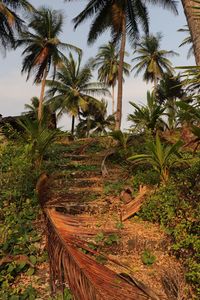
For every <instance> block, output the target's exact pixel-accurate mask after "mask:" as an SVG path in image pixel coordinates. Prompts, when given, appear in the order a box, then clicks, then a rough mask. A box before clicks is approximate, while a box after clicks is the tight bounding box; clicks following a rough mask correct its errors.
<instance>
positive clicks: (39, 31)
mask: <svg viewBox="0 0 200 300" xmlns="http://www.w3.org/2000/svg"><path fill="white" fill-rule="evenodd" d="M28 27H29V29H31V31H25V32H23V33H22V34H21V38H20V39H19V40H18V42H17V46H24V47H25V49H24V51H23V52H22V55H23V56H24V59H23V62H22V65H23V67H22V73H25V72H26V73H27V74H28V75H27V80H28V79H29V77H30V75H31V73H33V74H34V83H40V82H41V83H42V84H41V93H40V98H39V107H38V120H41V118H42V106H43V98H44V91H45V83H46V78H47V75H48V73H49V71H50V68H51V66H52V65H53V73H54V75H55V72H56V67H57V65H58V64H59V63H60V62H61V60H62V57H63V53H62V52H61V50H62V49H63V48H70V49H75V50H78V49H77V48H76V47H75V46H72V45H70V44H66V43H63V42H61V41H60V40H59V38H58V36H59V34H60V33H61V32H62V27H63V15H62V13H61V12H59V11H56V10H51V9H48V8H45V7H41V8H40V9H39V10H38V11H37V12H35V13H34V14H33V15H32V17H31V20H30V23H29V24H28Z"/></svg>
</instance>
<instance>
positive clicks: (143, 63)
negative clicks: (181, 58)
mask: <svg viewBox="0 0 200 300" xmlns="http://www.w3.org/2000/svg"><path fill="white" fill-rule="evenodd" d="M161 39H162V36H161V34H160V33H157V35H156V36H154V35H149V36H145V37H143V38H142V39H141V41H140V42H139V43H137V44H136V50H135V52H134V54H135V53H136V54H137V55H138V56H137V57H135V58H133V59H132V61H133V62H137V64H136V65H135V66H134V67H133V69H132V70H136V74H135V75H136V76H137V75H138V74H139V73H141V72H144V75H143V79H144V80H145V81H147V82H149V81H150V82H154V86H155V87H156V85H157V83H158V79H161V78H162V77H163V75H164V73H165V72H167V73H169V74H171V75H172V74H173V73H174V69H173V67H172V63H171V61H170V60H169V59H168V58H167V57H168V56H174V55H178V54H177V53H176V52H174V51H171V50H170V51H167V50H161V46H160V42H161Z"/></svg>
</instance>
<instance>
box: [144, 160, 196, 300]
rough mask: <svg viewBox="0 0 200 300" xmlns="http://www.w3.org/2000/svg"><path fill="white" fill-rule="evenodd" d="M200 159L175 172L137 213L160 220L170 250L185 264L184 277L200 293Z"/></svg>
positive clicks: (149, 218)
mask: <svg viewBox="0 0 200 300" xmlns="http://www.w3.org/2000/svg"><path fill="white" fill-rule="evenodd" d="M199 179H200V161H197V162H196V163H194V164H193V165H192V166H191V168H189V169H186V170H183V171H182V172H179V173H178V172H177V174H176V177H174V181H173V182H172V181H171V182H168V185H167V186H162V187H160V188H159V189H157V190H156V191H155V193H154V194H152V195H151V196H150V197H149V199H148V200H147V201H146V202H145V203H144V205H143V207H142V210H141V212H140V216H141V217H142V218H143V219H145V220H149V221H153V222H158V223H160V224H161V225H162V226H163V228H165V230H166V232H168V233H169V234H170V236H171V237H172V240H173V245H172V249H173V251H174V253H175V254H176V255H177V257H180V258H181V259H183V261H184V264H185V266H186V278H187V281H188V282H190V283H191V284H192V285H193V287H194V289H195V290H196V293H197V295H198V296H200V288H199V282H200V263H199V259H200V240H199V232H200V219H199V215H200V203H199V196H200V180H199Z"/></svg>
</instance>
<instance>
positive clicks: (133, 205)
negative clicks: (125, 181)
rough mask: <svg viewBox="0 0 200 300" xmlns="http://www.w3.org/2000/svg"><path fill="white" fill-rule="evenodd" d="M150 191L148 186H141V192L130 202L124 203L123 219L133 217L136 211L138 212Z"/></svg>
mask: <svg viewBox="0 0 200 300" xmlns="http://www.w3.org/2000/svg"><path fill="white" fill-rule="evenodd" d="M148 192H149V189H148V188H147V187H146V186H140V190H139V194H138V195H137V197H136V198H135V199H133V200H132V201H130V202H129V203H128V204H126V205H124V207H123V208H122V209H123V212H122V221H125V220H127V219H128V218H130V217H132V216H133V215H134V214H135V213H137V212H138V211H139V210H140V208H141V206H142V204H143V202H144V200H145V195H146V194H147V193H148Z"/></svg>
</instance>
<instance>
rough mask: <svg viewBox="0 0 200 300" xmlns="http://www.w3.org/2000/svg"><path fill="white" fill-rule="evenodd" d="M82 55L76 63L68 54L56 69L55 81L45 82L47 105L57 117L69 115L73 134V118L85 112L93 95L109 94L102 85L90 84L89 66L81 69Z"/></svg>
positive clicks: (79, 55) (90, 73) (86, 65)
mask: <svg viewBox="0 0 200 300" xmlns="http://www.w3.org/2000/svg"><path fill="white" fill-rule="evenodd" d="M81 61H82V55H81V54H78V60H77V61H76V60H75V59H74V57H73V55H72V54H71V53H70V54H69V57H68V58H63V63H62V64H61V65H60V66H59V67H58V71H57V73H56V75H55V80H47V86H48V87H49V90H48V97H49V98H50V99H49V101H48V102H49V103H51V105H52V107H53V110H54V111H58V116H61V115H62V114H63V113H66V112H67V113H70V115H71V116H72V128H71V132H72V134H74V124H75V117H77V116H78V115H79V114H80V111H83V112H84V111H86V109H87V107H88V103H89V102H91V101H93V100H95V98H94V97H93V96H94V95H102V94H109V93H108V90H107V88H105V86H104V84H102V83H99V82H91V79H92V72H91V65H90V64H89V63H88V64H85V65H84V66H83V67H81Z"/></svg>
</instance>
